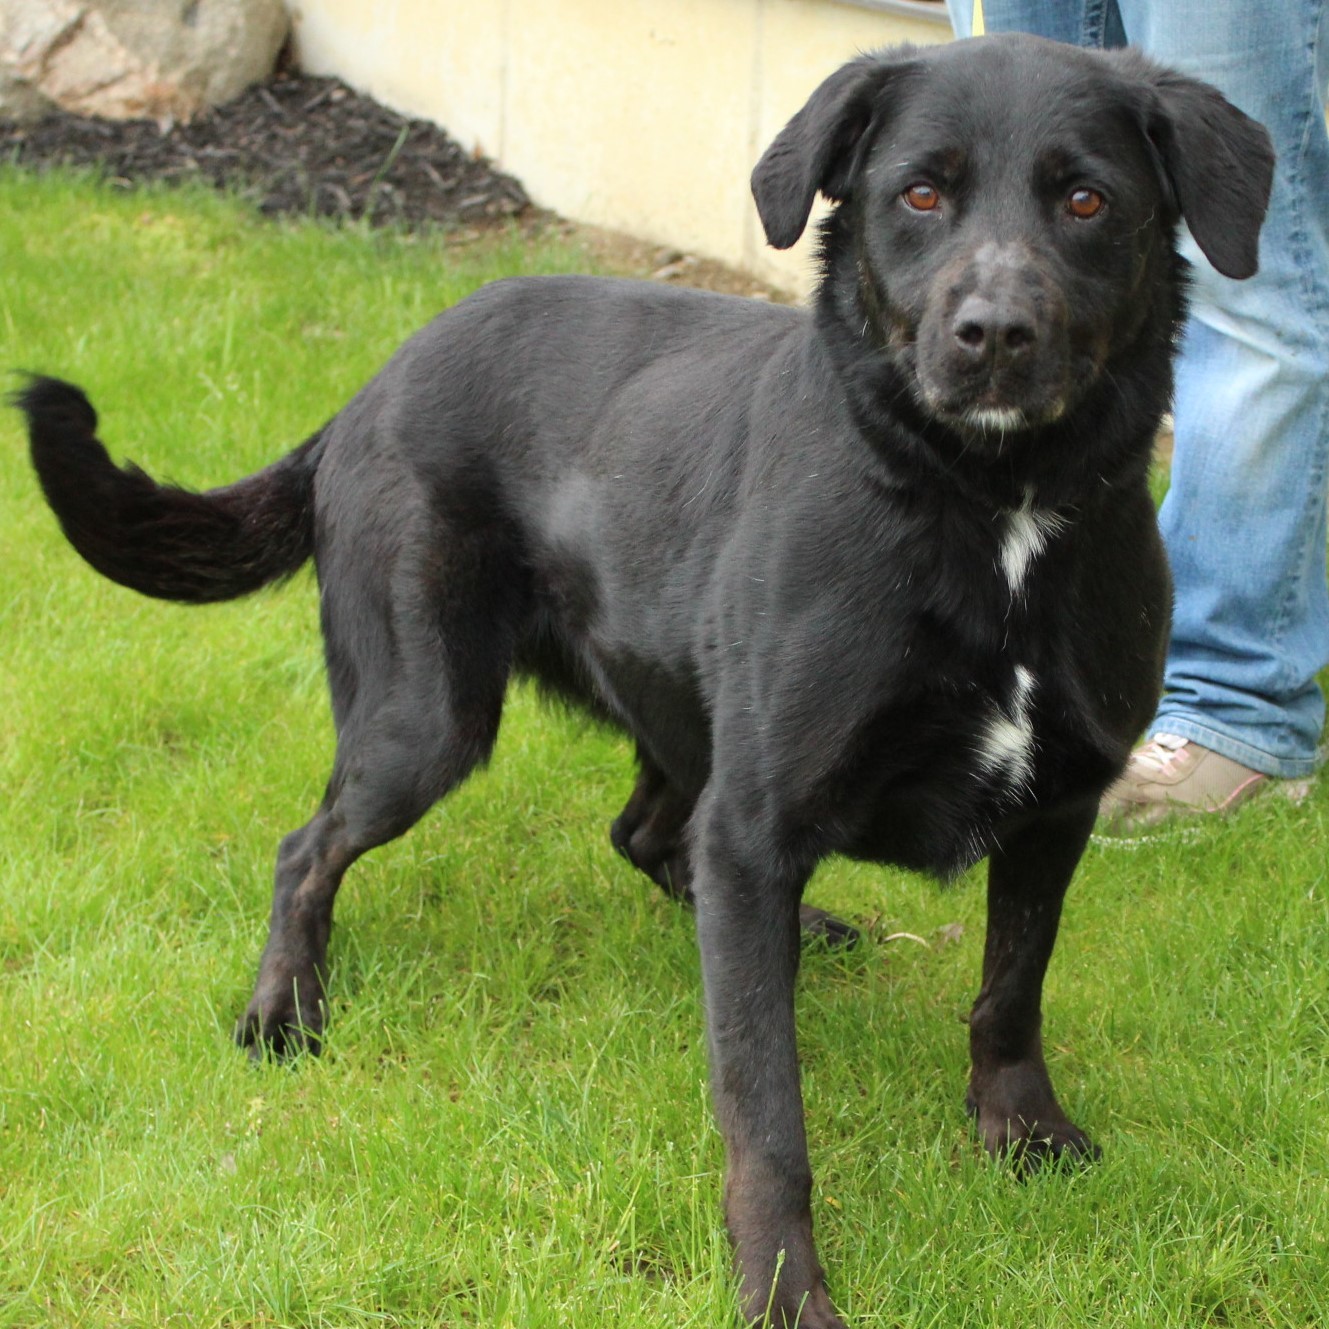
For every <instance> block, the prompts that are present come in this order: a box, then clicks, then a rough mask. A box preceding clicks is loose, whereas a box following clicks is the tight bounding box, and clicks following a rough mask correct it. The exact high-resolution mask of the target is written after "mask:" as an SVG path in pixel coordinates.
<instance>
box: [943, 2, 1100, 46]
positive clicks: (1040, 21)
mask: <svg viewBox="0 0 1329 1329" xmlns="http://www.w3.org/2000/svg"><path fill="white" fill-rule="evenodd" d="M974 3H975V0H946V9H947V11H948V12H949V14H950V18H951V27H952V28H953V29H954V31H955V35H956V36H957V37H970V36H972V35H973V31H974ZM983 21H984V30H985V31H986V32H1032V33H1033V34H1034V35H1035V36H1038V37H1047V38H1048V39H1049V40H1050V41H1057V42H1069V43H1070V44H1071V45H1073V46H1122V45H1124V44H1125V38H1124V36H1123V34H1122V28H1121V19H1120V16H1119V14H1118V10H1117V6H1116V3H1115V0H983Z"/></svg>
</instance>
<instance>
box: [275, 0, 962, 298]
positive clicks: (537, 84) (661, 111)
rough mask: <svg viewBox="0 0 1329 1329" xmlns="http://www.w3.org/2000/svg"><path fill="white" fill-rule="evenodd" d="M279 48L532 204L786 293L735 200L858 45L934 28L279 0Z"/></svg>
mask: <svg viewBox="0 0 1329 1329" xmlns="http://www.w3.org/2000/svg"><path fill="white" fill-rule="evenodd" d="M289 3H290V4H291V9H292V17H293V19H294V24H295V35H296V50H297V56H298V59H299V60H300V62H301V64H302V65H303V66H304V67H305V68H306V69H308V70H309V71H310V72H312V73H319V74H337V75H339V76H340V77H341V78H343V79H345V80H346V81H347V82H348V83H350V84H352V85H353V86H354V87H356V88H358V89H360V90H361V91H364V92H368V93H370V94H372V95H373V96H375V97H377V98H378V99H379V100H380V101H382V102H384V103H386V104H387V105H389V106H392V107H394V108H395V109H397V110H399V111H403V112H406V113H408V114H411V115H415V116H420V117H424V118H428V119H432V120H435V121H437V122H438V123H439V124H441V125H443V126H444V127H445V128H446V129H447V130H448V131H449V132H450V133H451V134H452V135H453V136H454V137H455V138H457V139H458V140H459V141H460V142H461V143H462V144H464V145H465V146H467V147H468V148H479V149H480V150H481V151H483V152H485V153H487V154H488V155H490V156H491V157H494V158H495V159H496V160H497V161H498V162H499V163H500V164H501V165H502V166H503V167H504V169H506V170H508V171H511V172H512V173H513V174H514V175H516V176H517V177H518V178H519V179H520V180H521V181H522V183H523V184H524V185H525V186H526V188H527V190H528V191H529V192H530V194H531V196H532V197H533V198H534V199H535V200H536V202H537V203H539V204H541V205H542V206H544V207H549V208H552V209H554V210H555V211H557V212H560V213H562V214H563V215H564V216H567V217H572V218H575V219H576V220H578V221H586V222H592V223H594V224H596V225H600V226H607V227H612V228H614V229H616V230H622V231H628V232H630V233H632V234H635V235H639V236H643V237H645V238H647V239H650V240H656V241H659V242H661V243H662V244H668V245H672V246H676V247H678V248H680V249H684V250H688V251H690V252H694V253H697V254H702V255H705V256H707V257H710V258H717V259H721V260H723V261H725V262H728V263H732V264H735V265H738V266H741V267H744V268H747V269H748V270H750V271H752V272H754V273H755V274H757V275H758V276H760V277H763V278H764V279H766V280H767V281H771V282H773V283H775V284H778V285H782V286H785V287H787V288H789V289H792V290H800V291H801V290H805V289H806V286H807V281H808V274H807V269H808V263H807V255H806V249H807V243H806V241H804V242H802V243H801V244H800V245H799V246H798V247H797V249H795V250H793V251H790V253H788V254H777V253H776V252H775V251H774V250H772V249H770V248H769V247H768V246H767V245H766V243H765V240H764V238H763V236H762V234H761V228H760V225H759V223H758V221H757V215H756V211H755V209H754V208H753V206H752V200H751V195H750V193H749V191H748V176H749V174H750V173H751V170H752V167H753V165H754V164H755V162H756V160H757V158H758V157H759V156H760V155H761V152H762V150H763V149H764V148H765V147H766V145H767V144H768V143H769V142H770V141H771V139H772V138H773V137H774V136H775V134H776V133H777V132H778V130H779V129H780V127H781V125H783V124H784V122H785V121H786V120H787V119H788V118H789V116H790V115H792V114H793V113H794V111H796V110H797V109H798V107H799V106H800V105H801V104H802V102H803V101H804V99H805V98H806V97H807V95H808V94H809V93H810V92H811V91H812V89H813V88H814V87H815V86H816V85H817V83H819V82H820V81H821V79H822V78H824V77H825V76H826V75H827V74H828V73H830V71H831V70H832V69H834V68H835V67H836V66H837V65H839V64H840V63H842V62H843V61H844V60H846V59H848V58H849V57H851V56H853V55H854V54H855V53H856V52H858V51H860V50H865V49H870V48H872V47H875V46H883V45H888V44H890V43H893V42H900V41H914V42H931V41H941V40H944V39H946V38H947V37H948V36H949V31H950V30H949V28H947V27H946V26H945V25H944V24H939V23H935V22H929V21H928V20H927V19H918V18H911V17H901V16H899V15H895V14H886V13H882V12H880V11H878V10H873V9H870V8H864V7H861V6H856V5H852V4H845V3H838V2H837V0H289Z"/></svg>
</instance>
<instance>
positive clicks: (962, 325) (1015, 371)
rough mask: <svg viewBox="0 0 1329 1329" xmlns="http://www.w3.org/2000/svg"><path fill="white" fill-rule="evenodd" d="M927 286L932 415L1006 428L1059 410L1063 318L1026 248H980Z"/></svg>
mask: <svg viewBox="0 0 1329 1329" xmlns="http://www.w3.org/2000/svg"><path fill="white" fill-rule="evenodd" d="M957 268H958V271H957ZM933 292H934V293H933V296H932V298H931V299H930V300H929V301H928V306H927V309H926V310H925V312H924V317H923V320H922V323H921V325H920V328H919V337H918V379H919V385H920V387H921V389H922V394H923V398H924V400H925V401H926V403H927V405H928V407H929V409H930V410H931V411H932V412H933V414H935V415H936V416H937V417H938V418H939V419H942V420H944V421H946V422H947V423H949V424H953V425H960V426H962V427H965V428H967V429H971V430H977V431H980V432H984V433H988V432H994V431H995V432H998V433H1007V432H1010V431H1013V430H1019V429H1025V428H1032V427H1035V426H1037V425H1042V424H1048V423H1050V422H1051V421H1052V420H1055V419H1056V418H1057V417H1058V416H1059V415H1060V414H1061V413H1062V412H1063V411H1064V409H1065V405H1066V396H1067V389H1068V383H1067V366H1068V363H1069V356H1068V350H1067V344H1066V318H1065V316H1064V311H1063V309H1062V305H1061V302H1060V301H1059V300H1058V299H1057V298H1056V292H1055V290H1054V289H1053V288H1052V287H1051V284H1050V283H1049V282H1048V280H1047V278H1046V276H1045V274H1044V272H1043V271H1042V269H1041V268H1040V267H1039V266H1038V264H1037V261H1036V259H1035V258H1034V256H1033V255H1032V254H1031V253H1030V252H1029V251H1027V250H1025V249H1024V248H1023V247H1015V246H998V245H995V244H987V245H984V246H983V247H982V248H981V249H979V250H978V252H977V253H975V254H974V255H973V256H972V257H971V258H970V259H969V260H968V261H966V262H962V263H960V264H958V265H951V266H950V267H948V268H947V269H946V270H944V271H943V272H942V273H940V274H939V276H938V279H937V281H936V283H935V284H934V287H933Z"/></svg>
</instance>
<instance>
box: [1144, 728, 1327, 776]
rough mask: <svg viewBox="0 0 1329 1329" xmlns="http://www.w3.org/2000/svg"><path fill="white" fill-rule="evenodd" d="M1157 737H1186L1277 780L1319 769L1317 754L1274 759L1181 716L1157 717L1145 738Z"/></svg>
mask: <svg viewBox="0 0 1329 1329" xmlns="http://www.w3.org/2000/svg"><path fill="white" fill-rule="evenodd" d="M1159 734H1176V735H1177V737H1178V738H1188V739H1190V740H1191V742H1193V743H1199V744H1200V746H1201V747H1206V748H1208V749H1209V750H1210V751H1211V752H1217V753H1219V754H1221V755H1222V756H1224V757H1230V758H1231V759H1232V760H1233V761H1237V762H1240V763H1241V764H1242V765H1243V766H1248V767H1249V768H1250V769H1251V770H1253V771H1258V772H1259V773H1260V774H1261V775H1271V776H1273V777H1274V778H1275V779H1278V780H1305V779H1308V778H1309V777H1310V776H1312V775H1314V774H1315V772H1316V771H1317V770H1319V768H1320V754H1319V753H1316V754H1314V755H1312V756H1309V757H1276V756H1274V754H1273V753H1272V752H1265V751H1263V750H1262V749H1261V748H1257V747H1252V746H1251V745H1250V744H1249V743H1246V742H1244V741H1243V740H1241V739H1239V738H1234V737H1233V736H1232V735H1231V734H1225V733H1222V732H1221V731H1220V730H1217V729H1214V728H1212V727H1211V726H1210V725H1208V724H1205V723H1203V722H1201V721H1198V720H1191V719H1187V718H1186V717H1185V716H1183V715H1165V714H1160V715H1158V716H1157V717H1156V718H1155V720H1154V722H1153V723H1152V724H1151V725H1150V726H1149V737H1150V738H1154V737H1156V736H1157V735H1159Z"/></svg>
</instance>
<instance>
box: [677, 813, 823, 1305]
mask: <svg viewBox="0 0 1329 1329" xmlns="http://www.w3.org/2000/svg"><path fill="white" fill-rule="evenodd" d="M700 817H701V820H700V824H699V826H698V834H697V836H696V839H695V842H694V854H695V857H694V863H695V877H694V882H693V889H694V894H695V897H696V908H697V939H698V943H699V945H700V947H701V963H702V977H703V980H704V983H705V992H706V1020H707V1034H708V1038H709V1042H710V1052H711V1080H712V1090H713V1094H714V1098H715V1110H716V1116H717V1118H718V1120H719V1125H720V1131H721V1134H722V1135H723V1136H724V1142H725V1162H726V1174H725V1217H726V1219H727V1221H728V1225H729V1232H730V1236H731V1237H732V1238H733V1242H734V1253H735V1261H736V1264H737V1268H738V1273H739V1278H740V1280H741V1297H742V1305H743V1313H744V1316H745V1318H746V1319H747V1320H749V1321H758V1320H761V1318H762V1317H763V1316H764V1315H765V1314H766V1312H767V1311H768V1310H769V1312H770V1323H771V1324H772V1325H773V1326H775V1329H786V1327H787V1329H794V1326H795V1325H798V1326H800V1329H844V1327H843V1323H842V1321H841V1320H840V1319H839V1318H838V1317H837V1316H836V1314H835V1312H834V1310H833V1309H832V1307H831V1303H830V1298H829V1297H828V1296H827V1293H826V1288H825V1285H824V1284H823V1282H822V1270H821V1265H820V1263H819V1262H818V1260H817V1253H816V1249H815V1247H814V1246H813V1241H812V1213H811V1207H810V1205H811V1193H812V1172H811V1168H810V1166H809V1163H808V1150H807V1137H806V1134H805V1131H804V1126H803V1099H802V1095H801V1093H800V1091H799V1083H798V1054H797V1048H796V1046H795V1033H794V978H795V975H796V974H797V972H798V959H799V923H798V902H799V895H800V893H801V890H802V886H803V881H804V879H805V876H806V874H805V873H804V874H797V875H795V874H793V873H791V872H790V870H789V868H788V866H787V865H785V866H784V867H781V866H780V863H779V856H778V855H777V854H776V853H775V852H774V850H773V847H772V845H773V842H772V840H770V839H769V838H767V837H764V836H763V835H761V834H760V832H758V831H756V829H755V828H754V827H753V826H752V825H751V824H750V823H747V824H742V823H741V822H740V820H739V819H738V818H736V817H733V816H732V815H730V816H726V815H725V814H724V813H723V812H722V811H721V810H720V809H719V808H718V807H717V806H716V805H715V802H714V801H712V800H704V801H703V811H702V812H701V814H700Z"/></svg>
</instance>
